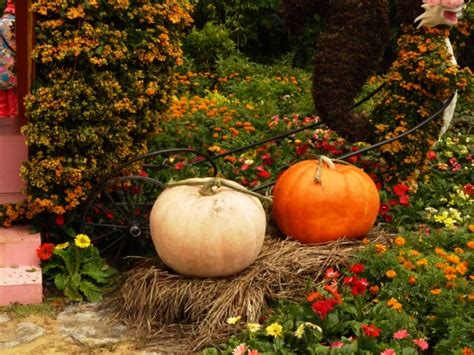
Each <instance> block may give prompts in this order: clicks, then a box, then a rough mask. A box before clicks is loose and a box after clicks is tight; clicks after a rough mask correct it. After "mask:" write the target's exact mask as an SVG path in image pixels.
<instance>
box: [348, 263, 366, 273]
mask: <svg viewBox="0 0 474 355" xmlns="http://www.w3.org/2000/svg"><path fill="white" fill-rule="evenodd" d="M364 269H365V266H364V265H362V264H354V265H352V266H351V272H353V273H354V274H360V273H361V272H362V271H364Z"/></svg>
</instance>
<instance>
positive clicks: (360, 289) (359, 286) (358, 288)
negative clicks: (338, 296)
mask: <svg viewBox="0 0 474 355" xmlns="http://www.w3.org/2000/svg"><path fill="white" fill-rule="evenodd" d="M367 286H369V283H368V282H367V279H358V278H356V281H354V282H353V284H352V289H351V292H352V294H353V295H354V296H357V295H360V294H363V293H365V291H366V290H367Z"/></svg>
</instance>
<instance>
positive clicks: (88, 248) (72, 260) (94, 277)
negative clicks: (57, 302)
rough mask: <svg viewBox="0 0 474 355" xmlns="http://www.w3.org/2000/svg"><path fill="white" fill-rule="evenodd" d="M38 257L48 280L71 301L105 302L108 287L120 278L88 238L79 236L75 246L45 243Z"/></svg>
mask: <svg viewBox="0 0 474 355" xmlns="http://www.w3.org/2000/svg"><path fill="white" fill-rule="evenodd" d="M36 253H37V255H38V258H39V259H40V260H41V261H42V272H43V274H44V275H45V279H46V280H53V282H54V286H55V287H56V288H57V289H58V290H59V291H61V292H63V293H64V295H65V296H66V297H67V298H69V299H70V300H71V301H82V300H83V299H84V298H85V299H87V300H88V301H91V302H96V301H99V300H101V299H102V293H103V289H104V287H108V286H110V285H111V283H112V282H113V281H114V276H115V275H116V271H115V270H114V269H113V268H111V267H110V266H108V265H107V264H106V263H105V261H104V260H103V259H102V258H101V256H100V255H99V251H98V250H97V248H96V247H95V246H93V245H91V241H90V239H89V237H88V236H87V235H85V234H78V235H76V237H75V238H74V242H73V243H72V244H71V243H69V242H65V243H61V244H57V245H54V244H53V243H43V244H42V245H41V246H40V247H39V248H38V249H37V251H36Z"/></svg>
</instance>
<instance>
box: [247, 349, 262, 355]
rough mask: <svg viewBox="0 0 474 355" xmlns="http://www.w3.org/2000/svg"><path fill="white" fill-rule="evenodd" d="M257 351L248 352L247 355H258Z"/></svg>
mask: <svg viewBox="0 0 474 355" xmlns="http://www.w3.org/2000/svg"><path fill="white" fill-rule="evenodd" d="M259 354H260V353H259V352H258V350H249V352H248V355H259Z"/></svg>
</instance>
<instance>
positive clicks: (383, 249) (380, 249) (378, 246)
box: [375, 243, 387, 254]
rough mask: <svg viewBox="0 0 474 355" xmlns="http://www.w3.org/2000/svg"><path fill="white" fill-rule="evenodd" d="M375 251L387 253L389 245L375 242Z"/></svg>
mask: <svg viewBox="0 0 474 355" xmlns="http://www.w3.org/2000/svg"><path fill="white" fill-rule="evenodd" d="M375 251H376V252H377V253H380V254H381V253H385V252H386V251H387V247H386V246H385V245H383V244H378V243H377V244H375Z"/></svg>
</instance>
